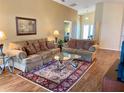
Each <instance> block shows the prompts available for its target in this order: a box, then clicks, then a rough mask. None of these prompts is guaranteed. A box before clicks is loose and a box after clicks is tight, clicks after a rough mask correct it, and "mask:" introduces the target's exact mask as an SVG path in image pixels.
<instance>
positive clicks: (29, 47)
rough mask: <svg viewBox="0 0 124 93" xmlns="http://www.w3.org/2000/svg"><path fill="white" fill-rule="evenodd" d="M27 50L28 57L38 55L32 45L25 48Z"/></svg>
mask: <svg viewBox="0 0 124 93" xmlns="http://www.w3.org/2000/svg"><path fill="white" fill-rule="evenodd" d="M25 50H26V53H27V55H33V54H36V50H35V48H34V46H33V45H32V44H30V45H27V46H25Z"/></svg>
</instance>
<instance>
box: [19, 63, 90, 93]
mask: <svg viewBox="0 0 124 93" xmlns="http://www.w3.org/2000/svg"><path fill="white" fill-rule="evenodd" d="M91 65H92V63H88V62H85V61H78V65H77V66H76V67H75V66H74V65H73V64H72V62H67V63H65V64H64V65H62V64H60V63H59V62H49V63H48V64H46V65H43V66H38V67H36V68H35V69H34V70H32V71H31V72H27V73H24V72H21V73H20V74H19V75H20V76H22V77H24V78H26V79H28V80H30V81H32V82H34V83H36V84H38V85H40V86H42V87H44V88H45V89H48V90H50V91H54V92H66V91H69V90H70V89H71V88H72V87H73V86H74V85H75V84H76V82H77V81H78V80H80V78H81V77H82V76H83V75H84V74H85V72H86V71H87V70H88V69H89V68H90V67H91Z"/></svg>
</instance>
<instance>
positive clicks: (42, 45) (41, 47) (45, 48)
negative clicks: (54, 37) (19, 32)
mask: <svg viewBox="0 0 124 93" xmlns="http://www.w3.org/2000/svg"><path fill="white" fill-rule="evenodd" d="M39 44H40V49H41V50H42V51H46V50H48V48H47V45H46V41H44V40H43V41H41V40H39Z"/></svg>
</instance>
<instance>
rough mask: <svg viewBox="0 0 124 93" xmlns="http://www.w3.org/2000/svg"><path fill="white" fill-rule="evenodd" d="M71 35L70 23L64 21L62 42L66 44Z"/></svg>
mask: <svg viewBox="0 0 124 93" xmlns="http://www.w3.org/2000/svg"><path fill="white" fill-rule="evenodd" d="M71 33H72V21H67V20H65V21H64V42H68V41H69V40H70V38H71Z"/></svg>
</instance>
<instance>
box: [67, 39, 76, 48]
mask: <svg viewBox="0 0 124 93" xmlns="http://www.w3.org/2000/svg"><path fill="white" fill-rule="evenodd" d="M68 47H69V48H76V40H74V39H71V40H70V41H69V42H68Z"/></svg>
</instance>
